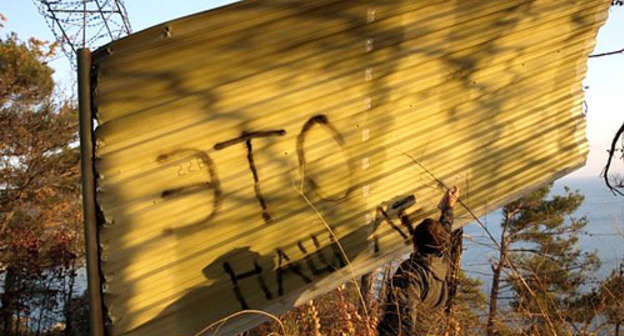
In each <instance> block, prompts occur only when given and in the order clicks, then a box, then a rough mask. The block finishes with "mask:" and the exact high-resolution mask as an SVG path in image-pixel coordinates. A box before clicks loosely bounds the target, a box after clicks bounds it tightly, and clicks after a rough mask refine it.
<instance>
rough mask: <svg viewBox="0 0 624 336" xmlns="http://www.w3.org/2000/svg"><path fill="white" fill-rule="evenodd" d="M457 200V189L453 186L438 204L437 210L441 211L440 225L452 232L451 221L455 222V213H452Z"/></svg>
mask: <svg viewBox="0 0 624 336" xmlns="http://www.w3.org/2000/svg"><path fill="white" fill-rule="evenodd" d="M458 198H459V187H457V186H453V188H451V190H449V191H448V192H447V193H446V194H445V195H444V197H442V200H440V203H439V204H438V208H439V209H440V211H441V214H440V223H442V225H444V227H445V228H446V229H447V230H449V232H450V231H451V230H452V227H453V221H454V220H455V213H454V211H453V207H455V204H456V203H457V199H458Z"/></svg>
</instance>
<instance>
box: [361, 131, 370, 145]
mask: <svg viewBox="0 0 624 336" xmlns="http://www.w3.org/2000/svg"><path fill="white" fill-rule="evenodd" d="M368 139H370V130H369V129H368V128H365V129H363V130H362V142H366V141H368Z"/></svg>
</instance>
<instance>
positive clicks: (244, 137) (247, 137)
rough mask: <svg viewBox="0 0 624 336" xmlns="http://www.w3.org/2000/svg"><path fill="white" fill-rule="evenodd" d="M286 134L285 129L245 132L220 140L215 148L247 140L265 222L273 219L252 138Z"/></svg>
mask: <svg viewBox="0 0 624 336" xmlns="http://www.w3.org/2000/svg"><path fill="white" fill-rule="evenodd" d="M285 134H286V131H285V130H275V131H261V132H243V133H242V134H241V136H240V137H238V138H234V139H231V140H227V141H223V142H219V143H217V144H215V145H214V149H215V150H222V149H225V148H227V147H230V146H232V145H235V144H238V143H241V142H245V147H246V148H247V162H248V163H249V170H251V174H252V175H253V179H254V192H255V194H256V198H257V199H258V202H260V207H262V219H264V222H265V223H269V222H270V221H271V215H270V214H269V209H268V207H267V202H266V200H265V198H264V195H262V191H261V190H260V178H259V177H258V170H257V169H256V164H255V163H254V157H253V147H252V146H251V140H252V139H254V138H266V137H270V136H283V135H285Z"/></svg>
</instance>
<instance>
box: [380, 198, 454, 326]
mask: <svg viewBox="0 0 624 336" xmlns="http://www.w3.org/2000/svg"><path fill="white" fill-rule="evenodd" d="M458 197H459V190H458V188H457V187H453V188H452V189H451V190H450V191H449V192H448V193H447V194H446V195H445V196H444V197H443V198H442V201H440V204H439V205H438V207H439V208H440V210H441V212H442V213H441V216H440V219H439V220H433V219H431V218H427V219H425V220H423V221H422V222H421V223H420V224H419V225H418V226H417V227H416V228H415V229H414V230H413V234H412V240H413V243H414V252H413V253H412V254H411V255H410V257H409V259H407V260H405V261H404V262H403V263H401V265H400V266H399V268H398V269H397V271H396V273H395V274H394V275H393V276H392V278H391V279H390V281H389V283H388V286H387V287H388V288H387V293H386V307H385V310H384V313H383V315H382V317H381V320H380V322H379V324H378V326H377V330H378V332H379V336H425V335H435V334H436V331H438V330H441V327H442V326H444V325H445V320H446V315H445V312H444V308H445V307H446V304H447V302H448V300H449V291H450V286H449V278H450V273H451V267H452V266H451V261H450V256H449V250H450V247H451V246H450V245H451V243H450V242H451V230H452V229H451V228H452V225H453V220H454V213H453V207H454V205H455V203H456V202H457V198H458Z"/></svg>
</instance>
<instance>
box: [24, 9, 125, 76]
mask: <svg viewBox="0 0 624 336" xmlns="http://www.w3.org/2000/svg"><path fill="white" fill-rule="evenodd" d="M33 2H34V3H35V5H36V6H37V8H38V9H39V12H40V13H41V15H43V16H44V17H45V19H46V22H47V23H48V26H49V27H50V29H51V30H52V32H53V33H54V36H55V37H56V39H57V41H58V42H59V43H60V45H61V47H62V49H63V52H64V53H65V55H66V56H67V57H68V58H69V60H70V63H71V64H72V66H74V67H75V65H76V50H77V49H78V48H82V47H87V48H90V49H94V48H97V47H99V46H101V45H103V44H105V43H108V42H110V41H112V40H116V39H119V38H121V37H123V36H125V35H127V34H130V33H131V32H132V28H131V26H130V20H129V19H128V12H127V10H126V7H125V6H124V4H123V1H122V0H33Z"/></svg>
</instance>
